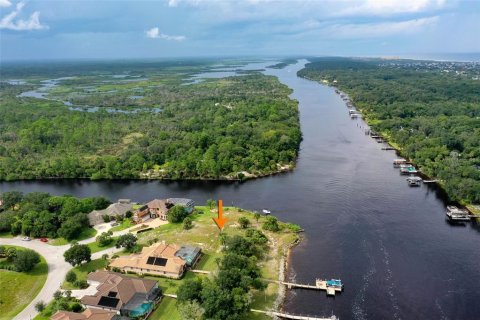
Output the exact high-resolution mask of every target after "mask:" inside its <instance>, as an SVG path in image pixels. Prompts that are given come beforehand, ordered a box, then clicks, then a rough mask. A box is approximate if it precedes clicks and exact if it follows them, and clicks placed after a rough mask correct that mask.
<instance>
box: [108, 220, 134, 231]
mask: <svg viewBox="0 0 480 320" xmlns="http://www.w3.org/2000/svg"><path fill="white" fill-rule="evenodd" d="M133 226H134V224H133V223H132V220H130V219H125V220H123V221H122V223H120V224H119V225H118V226H115V227H113V228H112V229H110V231H112V232H115V231H121V230H125V229H127V228H130V227H133Z"/></svg>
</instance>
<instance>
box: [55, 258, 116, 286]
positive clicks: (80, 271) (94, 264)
mask: <svg viewBox="0 0 480 320" xmlns="http://www.w3.org/2000/svg"><path fill="white" fill-rule="evenodd" d="M107 265H108V260H106V259H95V260H92V261H90V262H87V263H84V264H81V265H79V266H76V267H75V268H73V269H72V270H71V271H73V272H74V273H75V274H76V278H75V280H73V282H68V281H65V282H64V283H63V284H62V289H64V290H73V289H78V286H76V285H75V283H77V284H78V281H86V280H87V275H88V274H89V273H90V272H93V271H95V270H101V269H105V268H106V267H107ZM72 279H73V278H72Z"/></svg>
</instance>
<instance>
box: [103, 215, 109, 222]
mask: <svg viewBox="0 0 480 320" xmlns="http://www.w3.org/2000/svg"><path fill="white" fill-rule="evenodd" d="M102 218H103V222H110V216H109V215H108V214H104V215H103V216H102Z"/></svg>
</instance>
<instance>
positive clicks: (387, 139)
mask: <svg viewBox="0 0 480 320" xmlns="http://www.w3.org/2000/svg"><path fill="white" fill-rule="evenodd" d="M297 76H298V77H300V78H303V79H306V80H309V81H314V82H316V83H318V84H319V85H323V86H327V87H331V88H334V89H335V93H336V94H337V95H341V94H345V95H346V97H347V99H348V100H347V101H345V100H343V102H344V104H345V105H347V106H348V103H350V104H351V105H352V106H353V107H354V108H355V109H356V110H357V111H358V112H359V113H360V114H361V115H362V116H363V115H365V116H367V117H366V118H365V117H361V120H362V121H363V122H365V123H366V124H367V125H368V126H369V127H370V128H371V124H370V121H368V119H369V118H368V113H365V111H364V110H362V109H360V108H358V107H357V106H355V104H354V102H353V100H352V99H351V98H350V95H349V94H348V93H346V92H344V91H342V90H341V89H340V88H339V87H337V86H336V85H334V84H331V83H329V82H326V83H325V82H321V81H317V80H314V79H310V78H307V77H304V76H302V75H299V74H298V72H297ZM373 120H375V119H373ZM376 134H377V135H379V136H380V137H381V138H382V139H383V140H384V142H385V143H386V144H387V145H388V146H389V147H390V148H392V149H393V150H394V151H395V153H396V155H397V156H399V157H402V158H405V159H407V160H408V161H409V162H411V163H412V164H413V165H414V166H416V167H417V168H418V165H416V164H415V162H414V161H413V160H412V159H411V158H408V157H405V156H404V155H403V154H402V148H401V146H400V145H398V144H397V143H396V142H392V141H390V137H389V136H387V135H385V134H384V133H383V132H376ZM418 174H419V176H421V177H422V179H423V178H427V179H428V180H437V181H436V182H434V185H435V186H436V187H438V188H440V189H441V192H442V193H444V195H445V196H446V200H447V202H450V203H454V204H457V205H459V206H462V207H463V208H464V209H466V210H468V212H470V214H473V215H475V210H474V209H473V208H475V207H479V206H480V204H474V203H461V202H458V201H454V200H452V199H451V198H450V196H449V195H448V193H447V192H446V190H445V188H444V187H443V185H442V184H441V183H440V180H439V179H438V178H436V177H431V176H428V175H426V174H425V173H423V172H422V171H421V170H420V169H419V170H418ZM424 180H425V179H424ZM479 211H480V210H479ZM474 219H475V220H477V221H480V217H478V218H474Z"/></svg>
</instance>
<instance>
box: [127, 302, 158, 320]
mask: <svg viewBox="0 0 480 320" xmlns="http://www.w3.org/2000/svg"><path fill="white" fill-rule="evenodd" d="M152 306H153V302H144V303H142V304H141V305H139V306H138V307H137V308H135V309H133V310H132V311H130V313H129V316H130V317H132V318H136V317H140V316H143V315H144V314H145V313H147V312H148V311H150V310H151V309H152Z"/></svg>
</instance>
